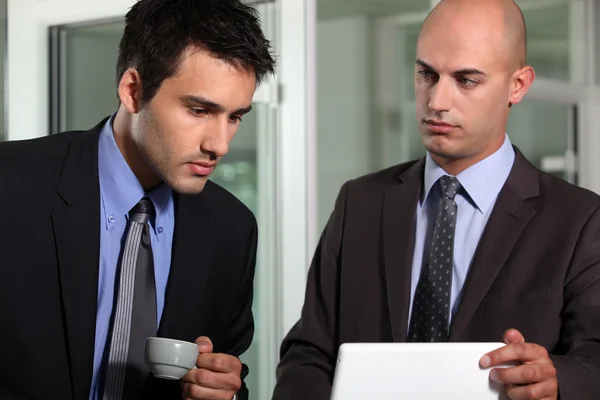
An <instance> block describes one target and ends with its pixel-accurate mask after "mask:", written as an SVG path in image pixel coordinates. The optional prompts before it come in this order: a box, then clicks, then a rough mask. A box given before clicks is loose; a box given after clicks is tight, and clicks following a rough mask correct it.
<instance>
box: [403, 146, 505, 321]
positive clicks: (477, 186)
mask: <svg viewBox="0 0 600 400" xmlns="http://www.w3.org/2000/svg"><path fill="white" fill-rule="evenodd" d="M514 161H515V151H514V149H513V147H512V144H511V142H510V139H509V138H508V135H505V139H504V144H503V145H502V147H501V148H500V149H499V150H497V151H496V152H495V153H494V154H492V155H491V156H489V157H487V158H486V159H484V160H482V161H480V162H478V163H477V164H475V165H472V166H471V167H469V168H467V169H466V170H464V171H463V172H461V173H460V174H458V175H457V176H456V178H457V179H458V181H459V182H460V184H461V185H462V187H463V190H461V191H460V192H459V193H458V194H457V195H456V198H455V201H456V204H457V207H458V218H457V221H456V232H455V235H454V238H455V239H454V268H453V273H452V293H451V297H450V307H451V310H452V312H451V315H450V320H452V317H453V316H454V315H455V314H456V311H457V310H458V306H459V304H460V299H461V295H462V288H463V285H464V283H465V279H466V276H467V272H468V271H469V267H470V265H471V260H472V259H473V254H474V253H475V249H476V248H477V245H478V244H479V239H480V238H481V234H482V232H483V229H484V228H485V225H486V223H487V221H488V219H489V217H490V214H491V213H492V210H493V208H494V204H495V203H496V198H497V197H498V194H499V193H500V190H501V189H502V187H503V186H504V183H505V182H506V180H507V178H508V175H509V174H510V170H511V169H512V166H513V163H514ZM444 175H447V173H446V171H444V170H443V169H442V168H441V167H440V166H439V165H438V164H437V163H436V162H435V161H434V160H433V158H432V157H431V155H430V154H427V156H426V159H425V176H424V180H423V185H424V186H423V196H422V197H421V199H420V201H419V204H418V205H417V211H416V212H417V227H416V236H415V250H414V255H413V267H412V278H411V292H410V304H411V307H410V313H412V302H413V299H414V296H415V290H416V288H417V283H418V282H419V276H420V274H421V268H422V266H423V265H426V263H427V257H426V254H428V253H429V252H428V249H429V243H428V241H429V238H430V237H431V232H432V231H433V225H434V223H435V219H436V215H437V213H438V210H437V207H438V203H439V201H440V195H441V190H440V185H439V183H438V180H439V179H440V178H441V177H442V176H444ZM410 313H409V321H410ZM409 325H410V324H409Z"/></svg>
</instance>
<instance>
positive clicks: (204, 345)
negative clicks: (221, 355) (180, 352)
mask: <svg viewBox="0 0 600 400" xmlns="http://www.w3.org/2000/svg"><path fill="white" fill-rule="evenodd" d="M194 343H196V344H197V345H198V353H212V352H213V343H212V341H211V340H210V338H208V337H207V336H200V337H199V338H198V339H196V340H195V341H194Z"/></svg>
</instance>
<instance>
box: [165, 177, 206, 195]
mask: <svg viewBox="0 0 600 400" xmlns="http://www.w3.org/2000/svg"><path fill="white" fill-rule="evenodd" d="M206 181H208V177H200V176H196V177H193V178H185V179H176V180H172V181H168V180H167V181H166V182H167V184H168V185H169V187H170V188H171V190H173V191H174V192H175V193H179V194H189V195H194V194H200V193H201V192H202V191H203V190H204V187H205V186H206Z"/></svg>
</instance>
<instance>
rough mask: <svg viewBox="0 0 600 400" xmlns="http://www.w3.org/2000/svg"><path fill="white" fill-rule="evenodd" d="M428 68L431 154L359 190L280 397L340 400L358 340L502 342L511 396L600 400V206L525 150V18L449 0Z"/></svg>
mask: <svg viewBox="0 0 600 400" xmlns="http://www.w3.org/2000/svg"><path fill="white" fill-rule="evenodd" d="M415 61H416V62H415V70H414V83H415V94H416V104H417V110H416V114H417V122H418V124H419V130H420V134H421V138H422V141H423V144H424V147H425V148H426V150H427V156H426V157H425V158H423V159H421V160H418V161H413V162H409V163H405V164H401V165H398V166H395V167H392V168H389V169H386V170H384V171H379V172H377V173H374V174H371V175H367V176H364V177H361V178H358V179H354V180H352V181H349V182H347V183H346V184H345V185H343V187H342V189H341V191H340V194H339V197H338V199H337V202H336V205H335V210H334V211H333V214H332V216H331V218H330V220H329V222H328V224H327V226H326V228H325V230H324V233H323V236H322V237H321V241H320V243H319V245H318V247H317V251H316V254H315V257H314V260H313V264H312V266H311V268H310V272H309V275H308V283H307V290H306V299H305V303H304V308H303V310H302V315H301V318H300V321H299V322H298V323H297V324H296V325H295V326H294V327H293V328H292V329H291V331H290V332H289V334H288V336H287V337H286V338H285V340H284V341H283V344H282V346H281V362H280V364H279V367H278V370H277V379H278V381H277V385H276V388H275V393H274V396H273V399H274V400H304V399H311V400H326V399H329V397H330V393H331V386H332V380H333V378H334V373H335V367H336V360H337V355H338V349H339V346H340V345H341V344H342V343H345V342H404V341H407V342H446V341H450V342H497V341H500V340H503V341H504V342H505V343H506V346H503V347H501V348H500V349H498V350H496V351H493V352H491V353H489V354H482V355H481V359H480V365H481V367H483V368H490V378H491V379H492V380H494V381H497V382H500V383H502V384H504V385H505V387H506V392H507V394H508V397H509V398H511V399H513V400H525V399H544V400H549V399H551V400H556V399H557V398H561V399H565V400H567V399H568V400H594V399H598V398H600V197H599V196H598V195H596V194H594V193H591V192H589V191H587V190H584V189H582V188H578V187H575V186H573V185H570V184H568V183H567V182H565V181H563V180H561V179H558V178H556V177H554V176H551V175H549V174H546V173H543V172H541V171H539V170H538V169H537V168H535V167H534V166H533V165H532V164H531V163H530V162H529V161H527V160H526V159H525V157H524V156H523V155H522V154H521V153H520V152H519V151H518V149H516V148H514V147H513V146H512V145H511V143H510V139H509V137H508V135H507V133H506V127H507V121H508V118H509V114H510V109H511V106H513V105H516V104H518V103H520V102H521V100H522V99H523V97H524V96H525V94H526V92H527V90H528V89H529V87H530V86H531V84H532V83H533V81H534V78H535V73H534V70H533V68H531V67H530V66H527V64H526V30H525V24H524V22H523V15H522V13H521V10H520V9H519V7H518V6H517V5H516V4H515V3H514V1H513V0H442V1H441V2H440V4H439V5H438V6H437V7H436V8H435V9H434V10H433V11H432V13H431V14H430V15H429V16H428V18H427V19H426V21H425V22H424V24H423V27H422V29H421V32H420V35H419V39H418V42H417V54H416V59H415ZM509 133H510V132H509ZM511 134H514V135H518V134H519V133H518V132H514V133H511ZM503 363H515V364H516V366H514V367H511V368H506V369H503V368H495V367H496V366H498V365H501V364H503ZM477 367H478V366H477V365H474V366H473V368H477ZM431 368H441V367H440V366H437V365H432V366H431ZM360 378H361V377H357V379H360ZM404 378H406V377H404ZM430 383H431V384H432V385H435V384H436V382H435V381H432V382H430ZM399 384H401V382H399ZM368 385H369V383H368V382H365V386H366V387H368ZM456 390H458V389H456ZM376 393H377V388H373V394H372V396H371V397H369V398H373V399H376V398H377V395H376ZM466 397H468V396H466Z"/></svg>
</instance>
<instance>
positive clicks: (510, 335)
mask: <svg viewBox="0 0 600 400" xmlns="http://www.w3.org/2000/svg"><path fill="white" fill-rule="evenodd" d="M504 343H506V344H516V343H525V337H523V335H522V334H521V332H519V331H518V330H516V329H509V330H507V331H506V332H504Z"/></svg>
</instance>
